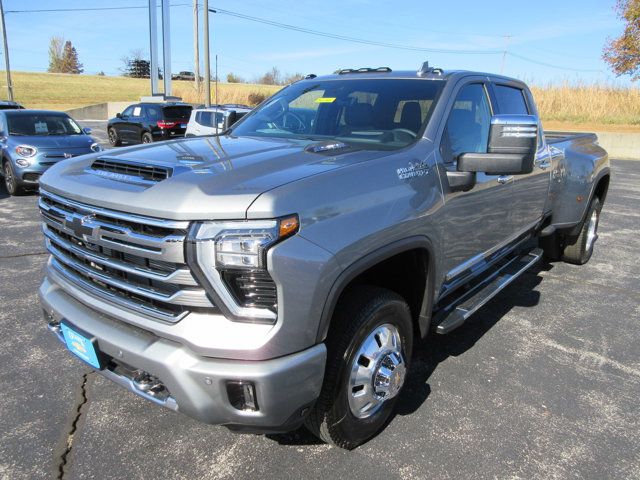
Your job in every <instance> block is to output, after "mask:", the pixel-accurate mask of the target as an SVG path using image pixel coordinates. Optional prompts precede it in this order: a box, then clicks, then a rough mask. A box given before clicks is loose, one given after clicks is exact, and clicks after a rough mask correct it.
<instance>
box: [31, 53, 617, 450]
mask: <svg viewBox="0 0 640 480" xmlns="http://www.w3.org/2000/svg"><path fill="white" fill-rule="evenodd" d="M596 140H597V139H596V136H595V135H593V134H562V133H550V132H544V131H543V129H542V125H541V123H540V120H539V117H538V112H537V110H536V105H535V103H534V99H533V97H532V95H531V92H530V91H529V89H528V88H527V86H526V85H525V84H524V83H522V82H521V81H518V80H514V79H511V78H506V77H503V76H498V75H492V74H486V73H476V72H464V71H443V70H441V69H434V68H430V67H428V65H426V64H425V65H424V66H423V67H422V68H421V69H420V70H418V71H417V72H416V71H400V72H393V71H391V70H390V69H388V68H376V69H368V68H366V69H354V70H352V69H348V70H342V71H339V72H337V73H335V74H333V75H328V76H323V77H316V76H315V75H309V76H307V77H306V78H305V79H303V80H301V81H298V82H296V83H293V84H292V85H290V86H288V87H286V88H284V89H283V90H281V91H280V92H278V93H277V94H276V95H274V96H273V97H271V98H270V99H268V100H266V101H265V102H264V103H263V104H262V105H260V106H259V107H258V108H256V109H255V110H254V111H252V112H251V113H249V114H247V115H246V116H245V117H244V118H243V119H242V120H241V121H240V122H238V123H237V124H235V125H233V127H231V128H230V129H228V130H227V131H225V132H224V133H223V134H222V135H219V136H209V137H200V138H187V139H184V138H183V139H176V140H170V141H166V142H160V143H157V144H153V145H143V146H133V147H129V148H122V149H119V150H117V151H113V150H112V151H103V152H97V153H95V154H90V155H85V156H83V157H80V158H77V159H71V160H67V161H64V162H61V163H58V164H57V165H55V166H53V167H52V168H51V169H50V170H49V171H48V172H47V173H46V174H45V175H44V176H43V177H42V179H41V183H40V185H41V187H40V195H41V196H40V199H39V206H40V212H41V215H42V220H43V231H44V235H45V237H46V244H47V248H48V250H49V252H50V253H51V256H50V259H49V262H48V265H47V272H46V278H45V280H44V282H43V284H42V287H41V288H40V297H41V300H42V305H43V308H44V314H45V318H46V320H47V322H48V325H49V329H50V330H51V331H52V332H53V333H54V334H56V335H57V336H58V337H59V339H60V340H61V341H63V342H64V343H65V344H66V345H67V347H68V348H69V350H71V351H72V352H73V353H74V354H76V355H77V356H78V357H80V358H81V359H82V360H83V361H85V362H86V363H87V364H89V365H91V366H92V367H93V368H94V369H95V370H96V371H97V372H98V373H100V374H102V375H104V376H106V377H107V378H110V379H112V380H113V381H115V382H117V383H119V384H120V385H122V386H124V387H125V388H127V389H129V390H130V391H132V392H134V393H136V394H138V395H140V396H142V397H145V398H147V399H148V400H150V401H152V402H154V403H156V404H159V405H162V406H165V407H168V408H170V409H173V410H176V411H178V412H182V413H184V414H186V415H189V416H191V417H194V418H196V419H198V420H200V421H203V422H207V423H210V424H221V425H226V426H228V427H229V428H232V429H236V430H242V431H251V432H269V431H272V432H277V431H286V430H291V429H294V428H297V427H299V426H300V425H302V424H303V423H304V424H306V425H307V427H308V428H310V429H311V431H313V432H314V433H316V434H317V435H319V436H320V437H321V438H322V439H323V440H325V441H326V442H330V443H333V444H335V445H338V446H340V447H343V448H354V447H356V446H357V445H359V444H361V443H363V442H365V441H367V440H368V439H370V438H371V437H372V436H374V435H375V434H376V433H378V432H379V431H380V430H381V429H382V428H383V426H384V425H385V422H386V421H387V420H388V419H389V418H390V415H391V414H392V411H393V408H394V404H395V402H396V400H397V398H398V395H399V394H401V392H402V386H403V383H404V381H405V377H406V374H407V371H408V369H409V366H410V363H411V354H412V351H413V350H414V347H415V345H416V344H417V341H418V339H419V338H421V337H424V336H426V335H427V334H430V333H431V334H446V333H448V332H450V331H451V330H453V329H455V328H457V327H459V326H461V325H462V324H463V323H464V322H465V321H467V320H468V319H469V317H470V316H471V314H472V313H473V312H474V311H476V310H477V309H478V308H479V307H480V306H482V305H483V304H485V303H486V302H487V301H488V300H489V299H490V298H491V297H493V296H494V295H495V294H496V293H497V292H499V291H500V290H501V289H502V288H504V287H505V286H506V285H507V284H509V283H510V282H511V281H513V280H514V279H515V278H517V277H518V275H520V274H521V273H522V272H524V271H525V270H527V269H528V268H529V267H531V266H532V265H534V264H535V262H536V261H538V260H539V259H540V258H541V256H542V255H543V254H546V256H547V257H549V258H551V259H552V260H561V259H562V260H564V261H567V262H571V263H575V264H582V263H585V262H587V261H588V260H589V258H590V256H591V254H592V251H593V247H594V243H595V241H596V239H597V228H598V219H599V215H600V211H601V209H602V205H603V203H604V201H605V197H606V194H607V188H608V185H609V176H610V169H609V160H608V156H607V154H606V152H605V151H604V150H603V149H602V148H600V147H599V146H598V144H597V141H596Z"/></svg>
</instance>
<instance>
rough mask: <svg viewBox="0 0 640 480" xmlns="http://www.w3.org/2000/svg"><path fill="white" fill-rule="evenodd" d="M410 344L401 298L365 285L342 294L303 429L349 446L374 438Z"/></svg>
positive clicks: (396, 389)
mask: <svg viewBox="0 0 640 480" xmlns="http://www.w3.org/2000/svg"><path fill="white" fill-rule="evenodd" d="M412 348H413V324H412V321H411V312H410V310H409V306H408V305H407V303H406V302H405V301H404V299H403V298H402V297H400V296H399V295H397V294H396V293H394V292H391V291H389V290H386V289H383V288H378V287H368V286H358V287H355V288H353V289H352V290H351V291H349V292H347V293H346V294H345V296H344V297H343V299H341V301H340V303H339V305H338V307H337V308H336V313H335V315H334V318H333V320H332V327H331V329H330V331H329V335H328V337H327V366H326V370H325V379H324V383H323V386H322V391H321V393H320V397H319V399H318V401H317V402H316V404H315V406H314V407H313V409H312V411H311V412H310V414H309V416H308V417H307V420H306V426H307V428H308V429H309V430H311V432H312V433H314V434H315V435H317V436H318V437H320V439H322V440H324V441H325V442H327V443H329V444H332V445H335V446H338V447H341V448H345V449H349V450H350V449H353V448H355V447H357V446H358V445H361V444H362V443H364V442H366V441H367V440H369V439H371V438H372V437H374V436H375V435H376V434H377V433H378V432H379V431H380V430H382V429H383V428H384V426H385V425H386V423H387V421H388V420H389V417H390V416H391V414H392V412H393V408H394V405H395V403H396V400H397V398H398V394H399V393H400V391H401V390H402V386H403V384H404V380H405V377H406V374H407V371H408V368H409V361H410V359H411V352H412Z"/></svg>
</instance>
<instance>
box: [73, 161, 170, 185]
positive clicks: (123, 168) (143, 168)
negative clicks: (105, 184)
mask: <svg viewBox="0 0 640 480" xmlns="http://www.w3.org/2000/svg"><path fill="white" fill-rule="evenodd" d="M86 172H87V173H93V174H95V175H100V176H101V177H105V178H109V179H111V180H116V181H118V182H124V183H133V184H135V185H154V184H156V183H158V182H161V181H163V180H166V179H167V178H169V177H171V175H173V168H170V167H165V166H161V165H153V164H149V163H137V162H131V161H127V160H124V161H123V160H115V159H112V158H104V157H102V158H98V159H97V160H96V161H94V162H93V163H92V164H91V166H90V167H89V168H87V169H86Z"/></svg>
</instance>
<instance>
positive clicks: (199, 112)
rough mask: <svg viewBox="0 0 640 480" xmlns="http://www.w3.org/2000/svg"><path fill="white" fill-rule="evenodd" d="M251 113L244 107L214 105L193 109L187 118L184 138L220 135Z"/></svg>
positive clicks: (249, 108) (249, 109)
mask: <svg viewBox="0 0 640 480" xmlns="http://www.w3.org/2000/svg"><path fill="white" fill-rule="evenodd" d="M250 111H251V107H248V106H246V105H215V106H211V107H209V108H194V109H193V110H192V111H191V117H189V123H188V124H187V130H186V132H185V136H186V137H200V136H203V135H215V134H217V133H221V132H223V131H224V130H226V129H227V128H229V127H230V126H231V125H233V124H234V123H235V122H237V121H238V120H239V119H240V118H242V117H243V116H244V115H245V114H247V113H249V112H250Z"/></svg>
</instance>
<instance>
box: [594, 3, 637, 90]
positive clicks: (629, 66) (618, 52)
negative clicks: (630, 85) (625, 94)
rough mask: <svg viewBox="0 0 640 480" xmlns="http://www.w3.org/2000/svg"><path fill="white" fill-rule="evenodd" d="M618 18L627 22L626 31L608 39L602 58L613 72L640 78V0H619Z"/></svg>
mask: <svg viewBox="0 0 640 480" xmlns="http://www.w3.org/2000/svg"><path fill="white" fill-rule="evenodd" d="M616 12H617V14H618V18H620V19H621V20H623V21H624V22H625V28H624V32H622V35H621V36H619V37H618V38H615V39H608V40H607V44H606V46H605V48H604V51H603V54H602V58H603V59H604V61H605V62H607V63H608V64H609V66H610V67H611V69H612V70H613V72H614V73H615V74H616V75H618V76H620V75H631V79H632V80H638V79H640V0H618V2H617V4H616Z"/></svg>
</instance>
